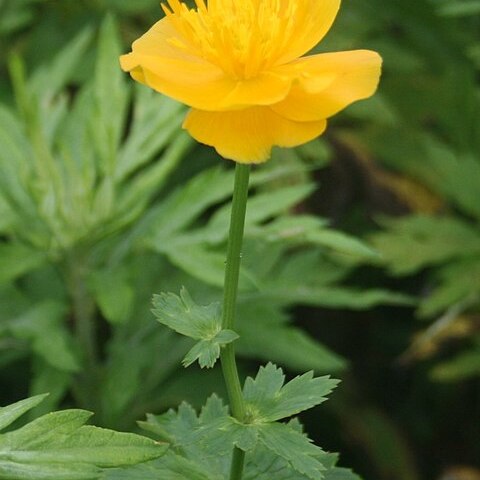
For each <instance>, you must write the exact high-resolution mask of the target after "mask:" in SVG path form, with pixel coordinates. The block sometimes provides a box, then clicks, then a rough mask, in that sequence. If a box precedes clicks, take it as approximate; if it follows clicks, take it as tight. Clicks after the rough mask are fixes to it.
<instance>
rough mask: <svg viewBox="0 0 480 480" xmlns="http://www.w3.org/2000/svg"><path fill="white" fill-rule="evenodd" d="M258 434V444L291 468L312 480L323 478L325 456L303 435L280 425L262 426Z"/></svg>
mask: <svg viewBox="0 0 480 480" xmlns="http://www.w3.org/2000/svg"><path fill="white" fill-rule="evenodd" d="M258 433H259V436H258V440H259V442H260V443H262V444H263V445H264V446H265V447H266V448H267V449H268V450H271V451H272V452H274V453H275V454H277V455H278V456H279V457H281V458H283V459H284V460H286V461H287V462H288V463H289V464H290V466H291V468H293V469H294V470H296V471H297V472H299V473H302V474H304V475H306V476H307V477H308V478H310V479H312V480H319V479H322V478H323V472H325V470H326V468H325V466H324V465H323V463H322V461H321V460H322V457H323V456H326V455H327V454H325V452H324V451H323V450H322V449H321V448H319V447H317V446H315V445H313V444H312V443H311V440H309V439H308V438H307V437H306V436H305V435H303V434H302V433H300V432H298V431H297V430H294V429H293V428H291V427H290V426H289V425H285V424H282V423H270V424H266V425H263V426H262V427H261V428H259V430H258Z"/></svg>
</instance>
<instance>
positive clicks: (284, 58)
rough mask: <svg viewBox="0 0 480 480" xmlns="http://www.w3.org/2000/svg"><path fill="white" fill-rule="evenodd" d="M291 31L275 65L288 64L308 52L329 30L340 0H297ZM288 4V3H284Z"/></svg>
mask: <svg viewBox="0 0 480 480" xmlns="http://www.w3.org/2000/svg"><path fill="white" fill-rule="evenodd" d="M294 3H295V4H296V11H295V13H294V14H293V15H292V19H291V20H292V27H293V29H292V31H291V33H290V35H289V36H288V37H289V38H288V39H286V40H287V41H286V43H285V45H284V46H283V48H282V50H283V54H282V55H281V56H280V58H279V59H278V60H277V62H276V64H277V65H278V64H284V63H288V62H290V61H292V60H295V59H296V58H298V57H300V56H302V55H304V54H305V53H307V52H308V51H310V50H311V49H312V48H313V47H315V45H317V43H318V42H320V40H322V38H323V37H324V36H325V35H326V34H327V32H328V31H329V30H330V28H331V26H332V24H333V22H334V21H335V17H336V16H337V13H338V10H339V8H340V3H341V0H297V1H296V2H294ZM286 4H288V2H286Z"/></svg>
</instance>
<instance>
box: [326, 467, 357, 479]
mask: <svg viewBox="0 0 480 480" xmlns="http://www.w3.org/2000/svg"><path fill="white" fill-rule="evenodd" d="M324 478H325V480H361V478H360V477H359V476H358V475H357V474H356V473H353V472H352V471H351V470H350V469H348V468H339V467H334V468H332V469H331V470H328V471H327V472H325V475H324Z"/></svg>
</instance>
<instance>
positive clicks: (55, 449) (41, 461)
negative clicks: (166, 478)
mask: <svg viewBox="0 0 480 480" xmlns="http://www.w3.org/2000/svg"><path fill="white" fill-rule="evenodd" d="M43 398H44V396H36V397H32V398H30V399H27V400H23V401H21V402H17V403H16V404H13V405H10V406H9V407H5V408H3V409H1V410H0V422H1V423H2V424H3V425H4V426H5V425H7V424H8V423H11V422H12V421H13V420H15V419H16V418H18V417H19V416H20V415H21V414H22V413H25V412H26V411H27V410H28V409H30V408H33V407H34V406H36V405H37V404H38V403H39V402H40V401H41V400H42V399H43ZM91 415H92V414H91V413H90V412H86V411H83V410H64V411H61V412H54V413H49V414H47V415H44V416H42V417H40V418H37V419H36V420H34V421H32V422H30V423H28V424H27V425H25V426H23V427H21V428H19V429H17V430H14V431H11V432H7V433H5V434H0V479H5V480H95V479H98V478H99V477H100V474H101V468H109V467H115V466H121V465H132V464H136V463H140V462H145V461H147V460H151V459H154V458H158V457H160V456H161V455H163V454H164V453H165V451H166V449H167V445H161V444H159V443H157V442H154V441H153V440H150V439H148V438H145V437H141V436H139V435H135V434H132V433H119V432H115V431H113V430H106V429H102V428H97V427H93V426H85V425H84V423H85V422H86V421H87V420H88V419H89V418H90V416H91Z"/></svg>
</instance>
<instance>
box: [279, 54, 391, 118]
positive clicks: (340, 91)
mask: <svg viewBox="0 0 480 480" xmlns="http://www.w3.org/2000/svg"><path fill="white" fill-rule="evenodd" d="M381 64H382V61H381V58H380V56H379V55H378V53H376V52H372V51H370V50H353V51H348V52H338V53H324V54H319V55H312V56H309V57H304V58H302V59H300V60H298V61H297V62H296V63H295V64H294V65H293V66H292V68H294V69H296V70H298V71H299V72H302V73H301V74H300V76H299V80H298V81H297V82H296V83H295V84H294V85H293V86H292V88H291V90H290V92H289V94H288V96H287V97H286V98H285V99H284V100H283V101H281V102H279V103H277V104H275V105H272V109H273V110H274V111H275V112H277V113H278V114H279V115H282V116H284V117H286V118H289V119H291V120H295V121H299V122H311V121H315V120H319V119H321V118H329V117H331V116H332V115H334V114H336V113H337V112H339V111H340V110H342V109H343V108H345V107H347V106H348V105H350V104H351V103H353V102H356V101H357V100H362V99H364V98H368V97H370V96H371V95H372V94H373V93H374V92H375V90H376V88H377V85H378V80H379V77H380V69H381Z"/></svg>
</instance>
